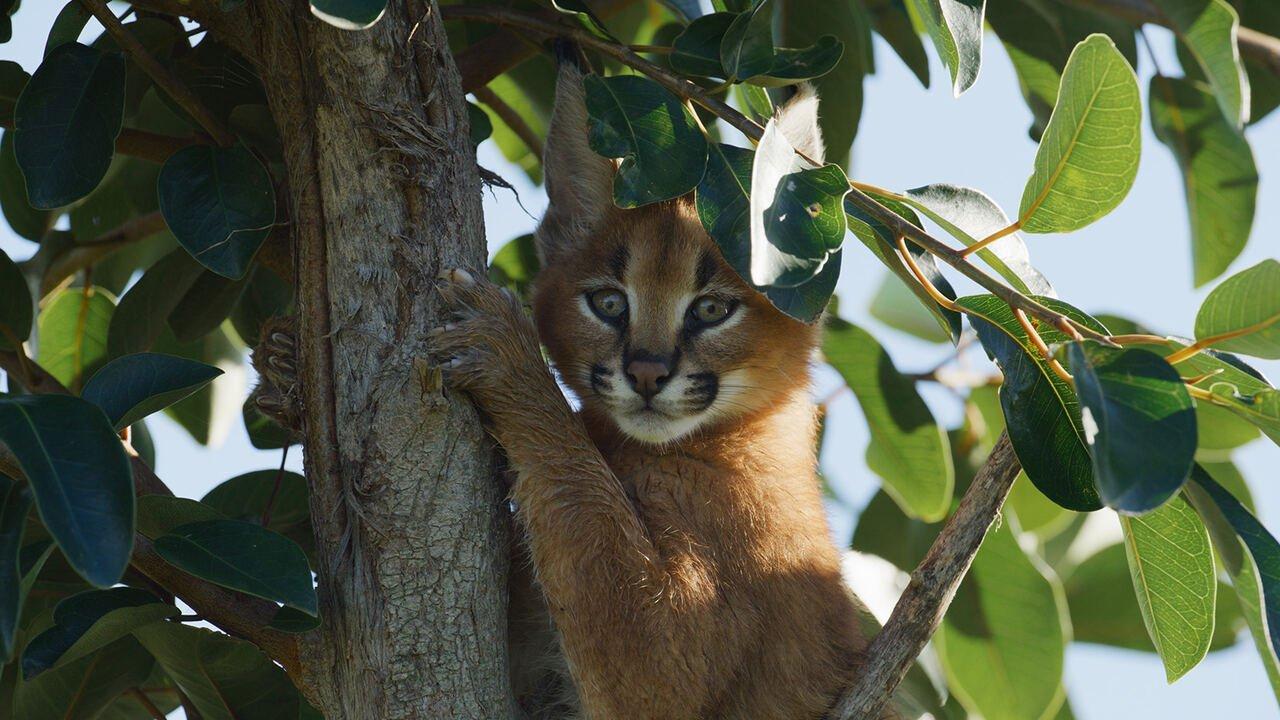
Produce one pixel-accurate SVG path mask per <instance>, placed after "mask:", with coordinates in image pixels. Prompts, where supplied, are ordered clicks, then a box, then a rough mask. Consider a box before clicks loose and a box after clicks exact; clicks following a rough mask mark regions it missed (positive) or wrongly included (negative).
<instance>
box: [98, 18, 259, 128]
mask: <svg viewBox="0 0 1280 720" xmlns="http://www.w3.org/2000/svg"><path fill="white" fill-rule="evenodd" d="M80 4H81V5H83V6H84V8H85V9H86V10H88V11H89V12H90V13H92V14H93V16H94V17H95V18H97V19H98V22H100V23H102V26H103V27H104V28H106V30H107V33H108V34H110V35H111V37H112V38H113V39H114V40H115V41H116V43H117V44H119V45H120V47H121V48H123V49H124V51H125V52H127V53H129V55H130V56H131V57H132V58H133V61H134V62H136V63H137V64H138V66H139V67H141V68H142V70H143V71H144V72H146V73H147V75H149V76H151V79H152V80H154V81H155V83H156V85H158V86H160V89H162V90H164V91H165V92H166V93H168V94H169V97H171V98H173V99H174V102H176V103H178V105H180V106H181V107H182V109H183V110H186V111H187V114H188V115H190V116H191V117H192V118H193V119H195V121H196V122H197V123H199V124H200V127H202V128H204V129H205V131H206V132H208V133H209V136H210V137H211V138H213V141H214V142H216V143H217V144H219V145H222V146H224V147H226V146H228V145H234V144H235V142H236V136H235V135H233V134H232V133H231V131H230V130H227V129H226V128H225V127H223V125H222V123H221V122H219V121H218V119H217V118H215V117H214V116H213V114H212V113H210V112H209V109H208V108H207V107H205V105H204V103H203V102H201V101H200V98H198V97H196V95H195V93H193V92H191V89H190V88H188V87H187V86H186V85H185V84H184V83H183V82H182V81H181V80H179V79H178V78H177V77H176V76H174V74H173V73H171V72H169V70H168V68H166V67H165V66H163V65H161V64H160V63H159V61H157V60H156V59H155V58H154V57H152V56H151V53H149V52H147V49H146V48H145V47H143V45H142V42H141V41H139V40H138V38H136V37H134V35H133V33H131V32H129V31H128V30H127V29H125V26H124V25H123V24H122V23H121V22H120V19H119V18H117V17H116V15H115V13H113V12H111V9H110V8H108V7H107V3H106V1H105V0H80Z"/></svg>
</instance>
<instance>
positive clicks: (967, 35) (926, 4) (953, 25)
mask: <svg viewBox="0 0 1280 720" xmlns="http://www.w3.org/2000/svg"><path fill="white" fill-rule="evenodd" d="M907 2H909V3H910V4H911V7H912V9H913V10H915V14H916V17H918V18H920V21H921V23H922V24H923V25H924V28H925V30H926V31H927V32H928V33H929V37H930V39H932V40H933V47H934V49H935V50H937V52H938V57H940V58H942V63H943V64H944V65H946V66H947V70H949V71H950V72H951V90H952V92H953V93H954V94H955V96H956V97H960V95H961V94H963V93H964V91H966V90H968V89H969V88H970V87H972V86H973V84H974V83H975V82H977V80H978V70H979V69H980V68H981V66H982V16H983V13H984V12H985V10H986V5H987V3H986V0H907Z"/></svg>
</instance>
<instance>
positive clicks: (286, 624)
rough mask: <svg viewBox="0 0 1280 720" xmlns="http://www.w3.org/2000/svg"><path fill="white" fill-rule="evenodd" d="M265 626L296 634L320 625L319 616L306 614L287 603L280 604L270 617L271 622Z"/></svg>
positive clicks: (309, 630)
mask: <svg viewBox="0 0 1280 720" xmlns="http://www.w3.org/2000/svg"><path fill="white" fill-rule="evenodd" d="M267 627H270V628H273V629H276V630H279V631H280V632H286V633H290V634H293V635H296V634H301V633H306V632H311V631H312V630H315V629H316V628H318V627H320V618H319V617H318V616H311V615H308V614H306V613H304V612H302V611H301V610H297V609H294V608H291V607H289V606H288V605H282V606H280V609H279V610H277V611H276V614H275V615H274V616H273V617H272V618H271V622H270V623H268V624H267Z"/></svg>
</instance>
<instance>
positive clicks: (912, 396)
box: [822, 318, 955, 521]
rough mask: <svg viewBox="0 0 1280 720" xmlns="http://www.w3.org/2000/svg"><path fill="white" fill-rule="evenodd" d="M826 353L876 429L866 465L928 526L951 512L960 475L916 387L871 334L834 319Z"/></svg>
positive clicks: (908, 511) (945, 442) (870, 425)
mask: <svg viewBox="0 0 1280 720" xmlns="http://www.w3.org/2000/svg"><path fill="white" fill-rule="evenodd" d="M822 352H823V355H824V356H825V358H826V360H827V362H828V363H830V364H831V366H832V367H834V368H835V369H836V371H837V372H839V373H840V376H841V377H842V378H844V381H845V382H846V383H848V384H849V387H850V388H851V389H852V390H853V393H854V395H855V396H857V398H858V404H859V405H861V406H862V413H863V415H864V416H865V417H866V418H867V425H868V427H869V428H870V430H871V444H870V445H869V446H868V448H867V464H868V465H869V466H870V467H871V469H872V470H873V471H875V473H876V474H877V475H879V476H880V477H881V478H882V479H883V480H884V488H885V489H886V490H887V491H888V492H889V494H890V495H892V496H893V499H894V500H896V501H897V502H898V505H899V506H900V507H901V508H902V509H903V512H905V513H907V514H908V515H910V516H912V517H916V518H922V519H924V520H927V521H934V520H939V519H941V518H942V517H943V516H944V515H945V514H946V512H947V510H948V509H949V508H950V507H951V492H952V489H953V487H954V483H955V471H954V469H953V467H952V464H951V454H950V451H949V450H948V447H947V441H946V437H945V436H944V435H943V432H942V429H941V428H940V427H939V426H938V423H937V421H935V420H934V418H933V414H932V413H931V412H929V408H928V406H927V405H925V404H924V401H923V400H921V399H920V395H919V394H918V393H917V392H916V388H915V383H914V382H912V381H911V380H910V379H908V378H906V377H903V375H902V374H901V373H899V372H898V370H897V368H895V367H894V366H893V361H892V360H891V359H890V358H889V354H888V353H886V352H885V350H884V348H883V347H881V346H880V343H878V342H877V341H876V339H875V338H874V337H872V336H871V334H870V333H868V332H867V331H865V330H863V329H862V328H860V327H858V326H856V325H853V324H851V323H848V322H845V321H844V320H841V319H839V318H832V319H831V320H830V321H829V323H828V325H827V329H826V338H825V340H824V341H823V345H822Z"/></svg>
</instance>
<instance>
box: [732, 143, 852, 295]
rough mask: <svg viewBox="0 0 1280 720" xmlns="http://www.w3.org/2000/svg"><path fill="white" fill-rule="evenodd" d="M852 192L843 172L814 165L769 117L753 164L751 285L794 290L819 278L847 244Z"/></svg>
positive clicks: (829, 166) (834, 168) (827, 166)
mask: <svg viewBox="0 0 1280 720" xmlns="http://www.w3.org/2000/svg"><path fill="white" fill-rule="evenodd" d="M848 192H849V181H848V179H847V178H846V177H845V175H844V171H842V170H841V169H840V168H839V167H838V166H836V165H824V166H822V167H818V168H815V167H811V166H809V165H808V163H807V162H805V161H804V160H802V159H801V158H800V157H799V156H797V155H796V154H795V150H794V149H793V148H792V146H791V143H790V142H788V140H787V139H786V138H785V137H784V136H783V135H782V131H781V129H779V127H778V124H777V122H776V121H775V120H774V119H770V120H769V123H768V124H767V125H766V126H765V130H764V136H763V137H762V138H761V139H760V144H759V145H758V146H757V148H756V154H755V160H754V162H753V163H752V166H751V203H750V206H749V210H748V212H749V215H750V228H751V246H750V248H751V249H750V261H749V268H750V279H751V283H752V284H753V285H756V286H759V287H768V286H779V287H794V286H796V285H799V284H801V283H803V282H805V281H807V280H809V279H810V278H812V277H813V276H815V275H817V274H818V272H819V271H820V270H821V269H822V266H823V265H824V264H825V263H826V261H827V257H828V256H829V255H830V253H832V252H834V251H835V250H836V249H838V248H839V247H840V243H841V242H843V240H844V233H845V229H846V225H845V217H844V213H843V211H842V207H841V206H842V202H843V200H844V196H845V195H846V194H848Z"/></svg>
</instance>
